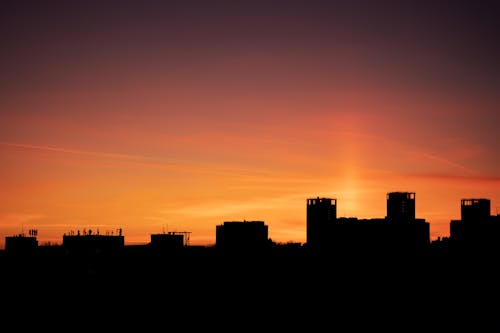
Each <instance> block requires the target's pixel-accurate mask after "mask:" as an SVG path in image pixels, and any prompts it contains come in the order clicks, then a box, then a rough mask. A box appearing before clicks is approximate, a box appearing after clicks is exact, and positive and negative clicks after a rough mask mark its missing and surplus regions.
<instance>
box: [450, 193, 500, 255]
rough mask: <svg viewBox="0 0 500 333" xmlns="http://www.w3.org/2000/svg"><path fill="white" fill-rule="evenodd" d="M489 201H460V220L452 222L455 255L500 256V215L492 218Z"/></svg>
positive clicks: (481, 199)
mask: <svg viewBox="0 0 500 333" xmlns="http://www.w3.org/2000/svg"><path fill="white" fill-rule="evenodd" d="M490 209H491V204H490V200H489V199H484V198H467V199H461V201H460V212H461V219H460V220H451V221H450V241H451V246H452V250H453V251H454V253H460V254H467V255H470V254H474V255H476V254H481V256H482V257H487V256H488V255H490V254H495V255H498V254H500V215H496V216H492V215H491V213H490Z"/></svg>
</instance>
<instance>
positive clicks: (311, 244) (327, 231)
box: [306, 192, 430, 259]
mask: <svg viewBox="0 0 500 333" xmlns="http://www.w3.org/2000/svg"><path fill="white" fill-rule="evenodd" d="M336 212H337V200H336V199H331V198H319V197H318V198H316V199H307V227H306V228H307V245H308V248H309V249H312V250H313V251H316V252H318V253H323V254H325V253H326V254H333V255H335V256H336V257H337V258H344V259H348V258H353V257H354V256H355V257H357V258H359V257H360V256H380V257H388V256H398V255H412V256H413V255H418V254H420V253H423V252H424V251H426V249H427V247H428V246H429V244H430V225H429V223H428V222H426V221H425V219H417V218H415V193H414V192H390V193H388V194H387V216H386V217H385V218H373V219H358V218H356V217H341V218H337V214H336Z"/></svg>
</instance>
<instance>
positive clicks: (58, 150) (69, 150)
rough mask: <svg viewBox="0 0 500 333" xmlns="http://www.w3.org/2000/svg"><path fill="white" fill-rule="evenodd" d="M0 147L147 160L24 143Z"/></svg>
mask: <svg viewBox="0 0 500 333" xmlns="http://www.w3.org/2000/svg"><path fill="white" fill-rule="evenodd" d="M0 145H2V146H7V147H15V148H23V149H33V150H44V151H51V152H55V153H64V154H73V155H85V156H94V157H106V158H115V159H127V160H145V159H148V157H146V156H141V155H130V154H119V153H107V152H98V151H89V150H79V149H68V148H61V147H54V146H42V145H33V144H26V143H15V142H0Z"/></svg>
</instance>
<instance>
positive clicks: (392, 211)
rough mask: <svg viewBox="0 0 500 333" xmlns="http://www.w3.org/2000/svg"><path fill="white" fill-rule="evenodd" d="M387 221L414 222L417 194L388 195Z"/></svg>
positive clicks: (397, 193)
mask: <svg viewBox="0 0 500 333" xmlns="http://www.w3.org/2000/svg"><path fill="white" fill-rule="evenodd" d="M387 219H389V220H391V221H414V220H415V192H389V193H387Z"/></svg>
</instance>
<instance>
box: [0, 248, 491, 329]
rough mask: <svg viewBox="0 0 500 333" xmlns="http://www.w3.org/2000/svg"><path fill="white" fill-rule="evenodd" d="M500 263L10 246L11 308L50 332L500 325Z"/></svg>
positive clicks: (5, 261)
mask: <svg viewBox="0 0 500 333" xmlns="http://www.w3.org/2000/svg"><path fill="white" fill-rule="evenodd" d="M498 263H499V261H498V260H495V258H489V259H485V258H482V259H481V260H479V259H478V258H467V259H466V258H439V259H438V258H402V257H393V258H390V259H387V258H373V257H372V258H359V257H356V258H354V257H353V258H342V259H338V258H334V257H328V256H324V257H321V256H308V255H296V256H294V255H288V256H272V257H262V256H245V255H242V256H236V255H231V256H229V255H210V254H196V255H193V254H191V255H179V256H168V255H158V256H140V255H134V254H127V255H120V256H90V257H88V256H80V257H68V256H55V257H54V256H39V255H38V256H25V257H9V256H5V255H3V256H2V257H1V263H0V264H1V266H0V267H1V268H0V269H1V274H2V280H1V283H2V290H3V292H2V317H3V318H4V322H11V323H15V324H16V325H21V326H22V327H24V328H26V329H28V327H29V328H33V329H38V330H41V331H44V330H45V329H61V328H64V329H65V330H69V331H84V330H86V331H89V330H92V331H106V330H113V331H117V330H127V331H130V330H138V329H139V330H140V331H141V332H142V331H145V332H146V331H153V330H155V331H158V330H159V331H173V332H177V331H180V330H190V331H195V330H196V331H199V330H204V331H234V332H240V331H245V332H247V331H280V332H281V331H294V332H295V331H299V330H302V331H307V332H319V331H321V332H323V331H328V332H346V331H350V332H356V331H367V332H368V331H381V332H383V331H388V330H390V331H398V332H413V331H415V332H417V331H421V332H429V331H436V332H439V331H442V332H452V331H456V330H460V331H464V330H466V331H472V332H498V331H499V329H500V325H499V323H500V319H499V318H500V315H499V314H500V312H499V310H500V307H499V304H500V298H499V296H500V293H499V286H500V280H499V276H500V274H499V273H497V270H498Z"/></svg>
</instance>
